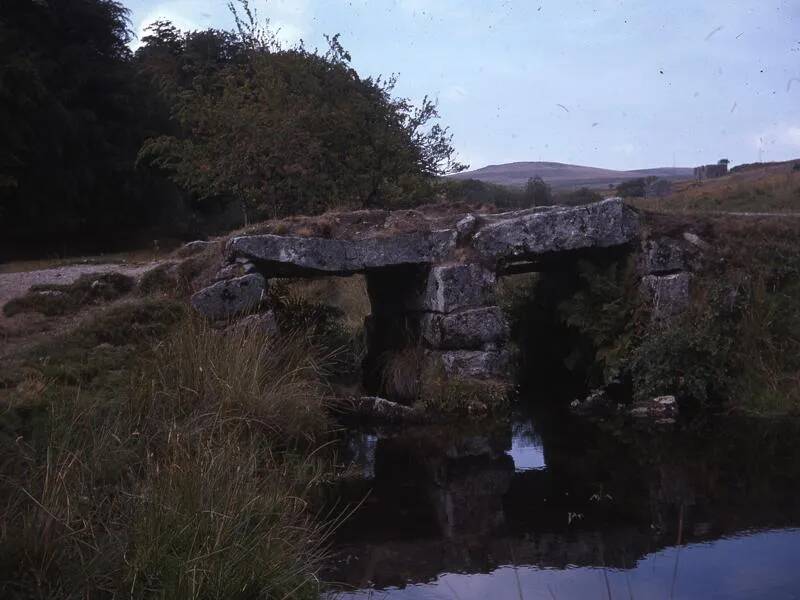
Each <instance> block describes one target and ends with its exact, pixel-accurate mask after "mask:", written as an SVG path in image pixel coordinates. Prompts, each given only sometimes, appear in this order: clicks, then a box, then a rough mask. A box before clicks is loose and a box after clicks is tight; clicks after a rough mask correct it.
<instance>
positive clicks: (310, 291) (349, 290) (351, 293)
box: [287, 275, 371, 333]
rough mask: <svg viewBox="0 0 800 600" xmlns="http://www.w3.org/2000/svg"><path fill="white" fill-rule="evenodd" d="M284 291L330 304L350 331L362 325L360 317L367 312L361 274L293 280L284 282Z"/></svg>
mask: <svg viewBox="0 0 800 600" xmlns="http://www.w3.org/2000/svg"><path fill="white" fill-rule="evenodd" d="M287 292H288V293H289V294H291V295H293V296H296V297H299V298H302V299H304V300H306V301H307V302H309V303H312V304H322V305H326V306H332V307H334V308H336V309H338V310H340V311H341V313H342V322H343V324H344V325H345V327H346V328H347V329H348V330H349V331H350V332H351V333H356V332H358V331H360V330H361V329H362V328H363V327H364V319H365V318H366V317H367V315H369V314H370V312H371V307H370V302H369V296H368V294H367V284H366V280H365V279H364V276H363V275H353V276H351V277H323V278H319V279H294V280H290V281H289V283H288V284H287Z"/></svg>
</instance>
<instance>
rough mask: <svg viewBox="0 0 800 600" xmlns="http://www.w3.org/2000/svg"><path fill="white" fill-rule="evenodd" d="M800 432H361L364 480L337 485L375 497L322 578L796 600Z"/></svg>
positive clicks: (512, 590)
mask: <svg viewBox="0 0 800 600" xmlns="http://www.w3.org/2000/svg"><path fill="white" fill-rule="evenodd" d="M798 433H800V429H799V428H798V427H797V426H796V425H794V424H788V423H782V424H778V425H768V424H765V423H763V422H756V423H747V422H740V421H730V422H726V423H725V424H724V425H722V426H718V427H715V428H710V429H704V430H702V431H694V432H665V433H660V434H658V435H656V434H653V433H652V432H631V431H629V430H624V431H623V432H616V431H613V430H603V429H601V428H599V427H597V426H594V425H588V424H586V423H581V422H571V421H566V420H564V421H555V422H551V423H548V422H547V421H546V420H545V421H541V420H534V419H530V418H527V417H525V418H520V419H517V420H515V421H512V422H510V423H493V424H491V425H486V424H482V425H479V424H472V425H470V426H467V427H460V428H454V427H441V426H440V427H418V428H415V429H411V430H405V431H383V432H369V433H368V434H361V437H357V438H352V439H351V440H350V442H349V447H350V449H351V458H352V459H353V460H354V461H355V462H356V463H358V461H360V460H362V458H359V457H363V456H368V457H371V458H369V459H368V463H369V464H371V466H370V467H369V468H365V469H364V472H365V473H369V476H368V477H355V478H350V479H349V480H348V481H347V482H346V483H345V484H343V485H342V486H340V487H338V488H337V489H336V490H334V491H333V496H334V497H335V500H336V501H337V502H338V503H341V502H342V501H344V502H347V503H355V502H358V501H359V500H361V499H363V498H364V497H365V496H366V500H365V501H364V503H363V505H362V507H361V508H360V509H359V511H358V512H357V513H356V515H355V516H354V517H353V518H351V519H350V520H349V521H347V522H346V523H345V525H344V526H343V527H342V528H341V529H340V530H339V532H338V534H337V539H336V542H335V550H336V558H335V560H334V561H333V562H332V563H331V565H330V570H329V572H328V573H325V575H326V578H327V579H328V580H335V581H339V582H341V583H342V587H343V589H345V590H354V591H347V592H346V593H345V596H344V597H345V598H351V597H352V598H363V597H370V596H369V594H374V595H373V596H372V597H375V598H381V597H388V598H462V599H467V598H485V597H488V596H490V595H494V596H496V597H497V598H519V597H520V596H521V597H523V598H539V597H541V598H552V597H555V598H558V599H562V598H568V599H569V598H594V597H596V598H609V597H611V598H615V597H620V598H629V597H631V596H632V597H633V598H650V597H654V596H655V597H664V598H669V597H673V598H715V597H716V598H800V570H798V569H797V566H798V565H800V558H798V557H799V556H800V532H798V530H796V529H794V527H797V526H798V525H800V506H799V504H800V503H798V501H797V498H798V495H797V494H798V491H800V460H799V459H800V448H797V447H796V446H797V444H795V443H794V441H795V440H797V439H798V435H797V434H798ZM353 439H362V440H366V441H367V442H368V444H369V445H370V449H369V451H363V448H357V446H358V445H359V444H358V443H357V442H353V441H352V440H353ZM353 446H356V447H353ZM356 472H358V469H356ZM520 591H521V592H522V593H521V594H520Z"/></svg>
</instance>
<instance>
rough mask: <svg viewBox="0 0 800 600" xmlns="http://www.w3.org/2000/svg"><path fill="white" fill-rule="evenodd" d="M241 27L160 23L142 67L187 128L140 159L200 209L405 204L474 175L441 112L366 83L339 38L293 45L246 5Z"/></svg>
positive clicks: (387, 84) (268, 210)
mask: <svg viewBox="0 0 800 600" xmlns="http://www.w3.org/2000/svg"><path fill="white" fill-rule="evenodd" d="M243 7H244V10H245V13H244V17H241V16H240V15H239V14H238V13H237V12H236V11H234V15H235V18H236V23H237V31H236V32H224V31H218V30H207V31H201V32H190V33H180V32H178V31H177V30H176V29H175V28H174V27H173V26H172V25H171V24H169V23H166V22H160V23H157V24H155V27H154V28H152V29H151V30H150V34H149V35H148V36H147V37H145V38H144V40H143V41H144V42H145V43H144V46H143V47H142V48H141V49H140V50H139V51H138V52H137V55H136V61H137V63H138V64H139V68H140V69H141V70H142V72H144V73H147V74H148V75H149V76H151V77H153V78H154V81H156V82H157V83H158V87H159V89H160V90H162V93H163V94H164V96H165V97H167V98H168V102H169V103H170V104H172V115H173V119H174V121H175V123H176V124H177V125H178V128H177V130H176V131H174V132H172V133H170V134H166V135H160V136H154V137H152V138H150V139H148V140H147V142H146V143H145V144H144V145H143V147H142V149H141V151H140V153H139V164H140V165H146V166H149V167H153V168H156V169H158V170H160V171H162V172H164V173H166V174H167V175H168V176H169V177H171V178H172V179H173V180H174V181H175V182H176V183H178V184H179V185H180V186H182V187H184V188H185V189H187V190H189V191H190V192H191V193H192V194H193V195H194V197H195V198H196V200H197V201H198V202H199V203H205V202H209V201H212V202H213V201H231V200H235V201H239V202H241V203H242V204H243V206H245V207H247V208H248V209H249V210H250V211H251V212H255V213H256V214H258V215H263V216H270V217H274V216H282V215H287V214H295V213H317V212H320V211H322V210H325V209H327V208H331V207H334V206H336V207H340V206H343V207H373V206H398V205H403V204H408V203H413V202H416V201H418V200H420V199H422V198H426V199H427V198H429V197H430V196H431V189H432V188H431V184H432V182H433V180H434V178H435V177H436V176H438V175H443V174H445V173H450V172H455V171H460V170H463V169H464V168H466V167H465V166H464V165H461V164H459V163H458V162H456V161H455V160H454V149H453V146H452V136H451V135H450V133H449V132H448V130H447V129H446V128H443V127H441V126H440V125H438V124H435V120H436V119H437V118H438V113H437V111H436V105H435V104H434V103H433V102H432V101H430V100H429V99H428V98H425V99H424V100H423V102H422V104H421V105H420V106H419V107H414V106H413V105H412V104H411V103H410V102H409V101H408V100H405V99H398V98H394V97H393V96H392V92H393V89H394V85H395V79H394V78H390V79H387V80H384V79H381V78H377V79H372V78H366V79H364V78H361V77H360V76H359V75H358V73H357V72H356V71H355V70H354V69H353V68H352V67H351V66H350V55H349V54H348V53H347V52H346V51H345V50H344V48H343V47H342V46H341V44H340V42H339V37H338V36H333V37H330V38H328V49H327V51H326V52H325V53H320V52H317V51H313V52H312V51H308V50H306V49H305V48H304V47H303V46H302V45H301V46H297V47H294V48H289V49H285V48H282V47H281V46H280V44H279V43H278V42H277V40H276V38H275V36H274V35H273V34H272V33H271V30H270V29H269V26H268V24H267V25H265V26H261V25H259V24H257V22H256V20H255V17H254V15H253V14H252V13H251V12H250V11H249V7H248V6H247V4H246V3H243Z"/></svg>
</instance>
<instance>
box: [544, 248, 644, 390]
mask: <svg viewBox="0 0 800 600" xmlns="http://www.w3.org/2000/svg"><path fill="white" fill-rule="evenodd" d="M578 277H579V280H580V283H579V285H578V287H577V291H576V292H575V293H574V294H572V295H570V296H569V297H567V298H566V299H565V300H563V301H562V302H560V303H559V304H558V307H557V313H558V315H559V317H560V319H561V320H562V322H563V323H565V324H566V325H567V326H568V327H571V328H573V329H574V330H576V331H578V332H580V335H581V336H583V337H584V338H586V339H588V341H589V342H590V343H591V347H592V348H593V352H594V358H593V362H594V369H595V370H597V371H598V372H599V373H601V374H602V379H601V382H603V383H605V382H609V381H611V380H613V379H615V378H617V377H619V376H620V375H621V373H622V370H623V369H624V367H625V359H626V357H627V356H626V355H627V353H628V352H629V351H630V349H631V346H632V345H633V344H634V339H635V337H636V335H637V334H638V331H637V330H638V328H639V327H638V315H637V311H638V308H639V306H638V305H639V303H638V285H637V283H638V282H637V278H636V268H635V263H634V260H633V258H632V257H629V258H628V259H627V260H624V261H615V262H611V263H610V264H605V265H600V264H595V263H592V262H589V261H585V260H584V261H580V262H579V264H578Z"/></svg>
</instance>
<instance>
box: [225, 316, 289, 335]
mask: <svg viewBox="0 0 800 600" xmlns="http://www.w3.org/2000/svg"><path fill="white" fill-rule="evenodd" d="M229 329H230V330H232V331H237V332H246V333H247V334H248V335H257V336H259V337H273V336H275V335H277V334H278V319H277V318H276V317H275V312H274V311H272V310H268V311H267V312H263V313H257V314H254V315H248V316H246V317H244V318H243V319H239V320H238V321H236V322H235V323H234V324H233V325H231V326H230V327H229Z"/></svg>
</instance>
